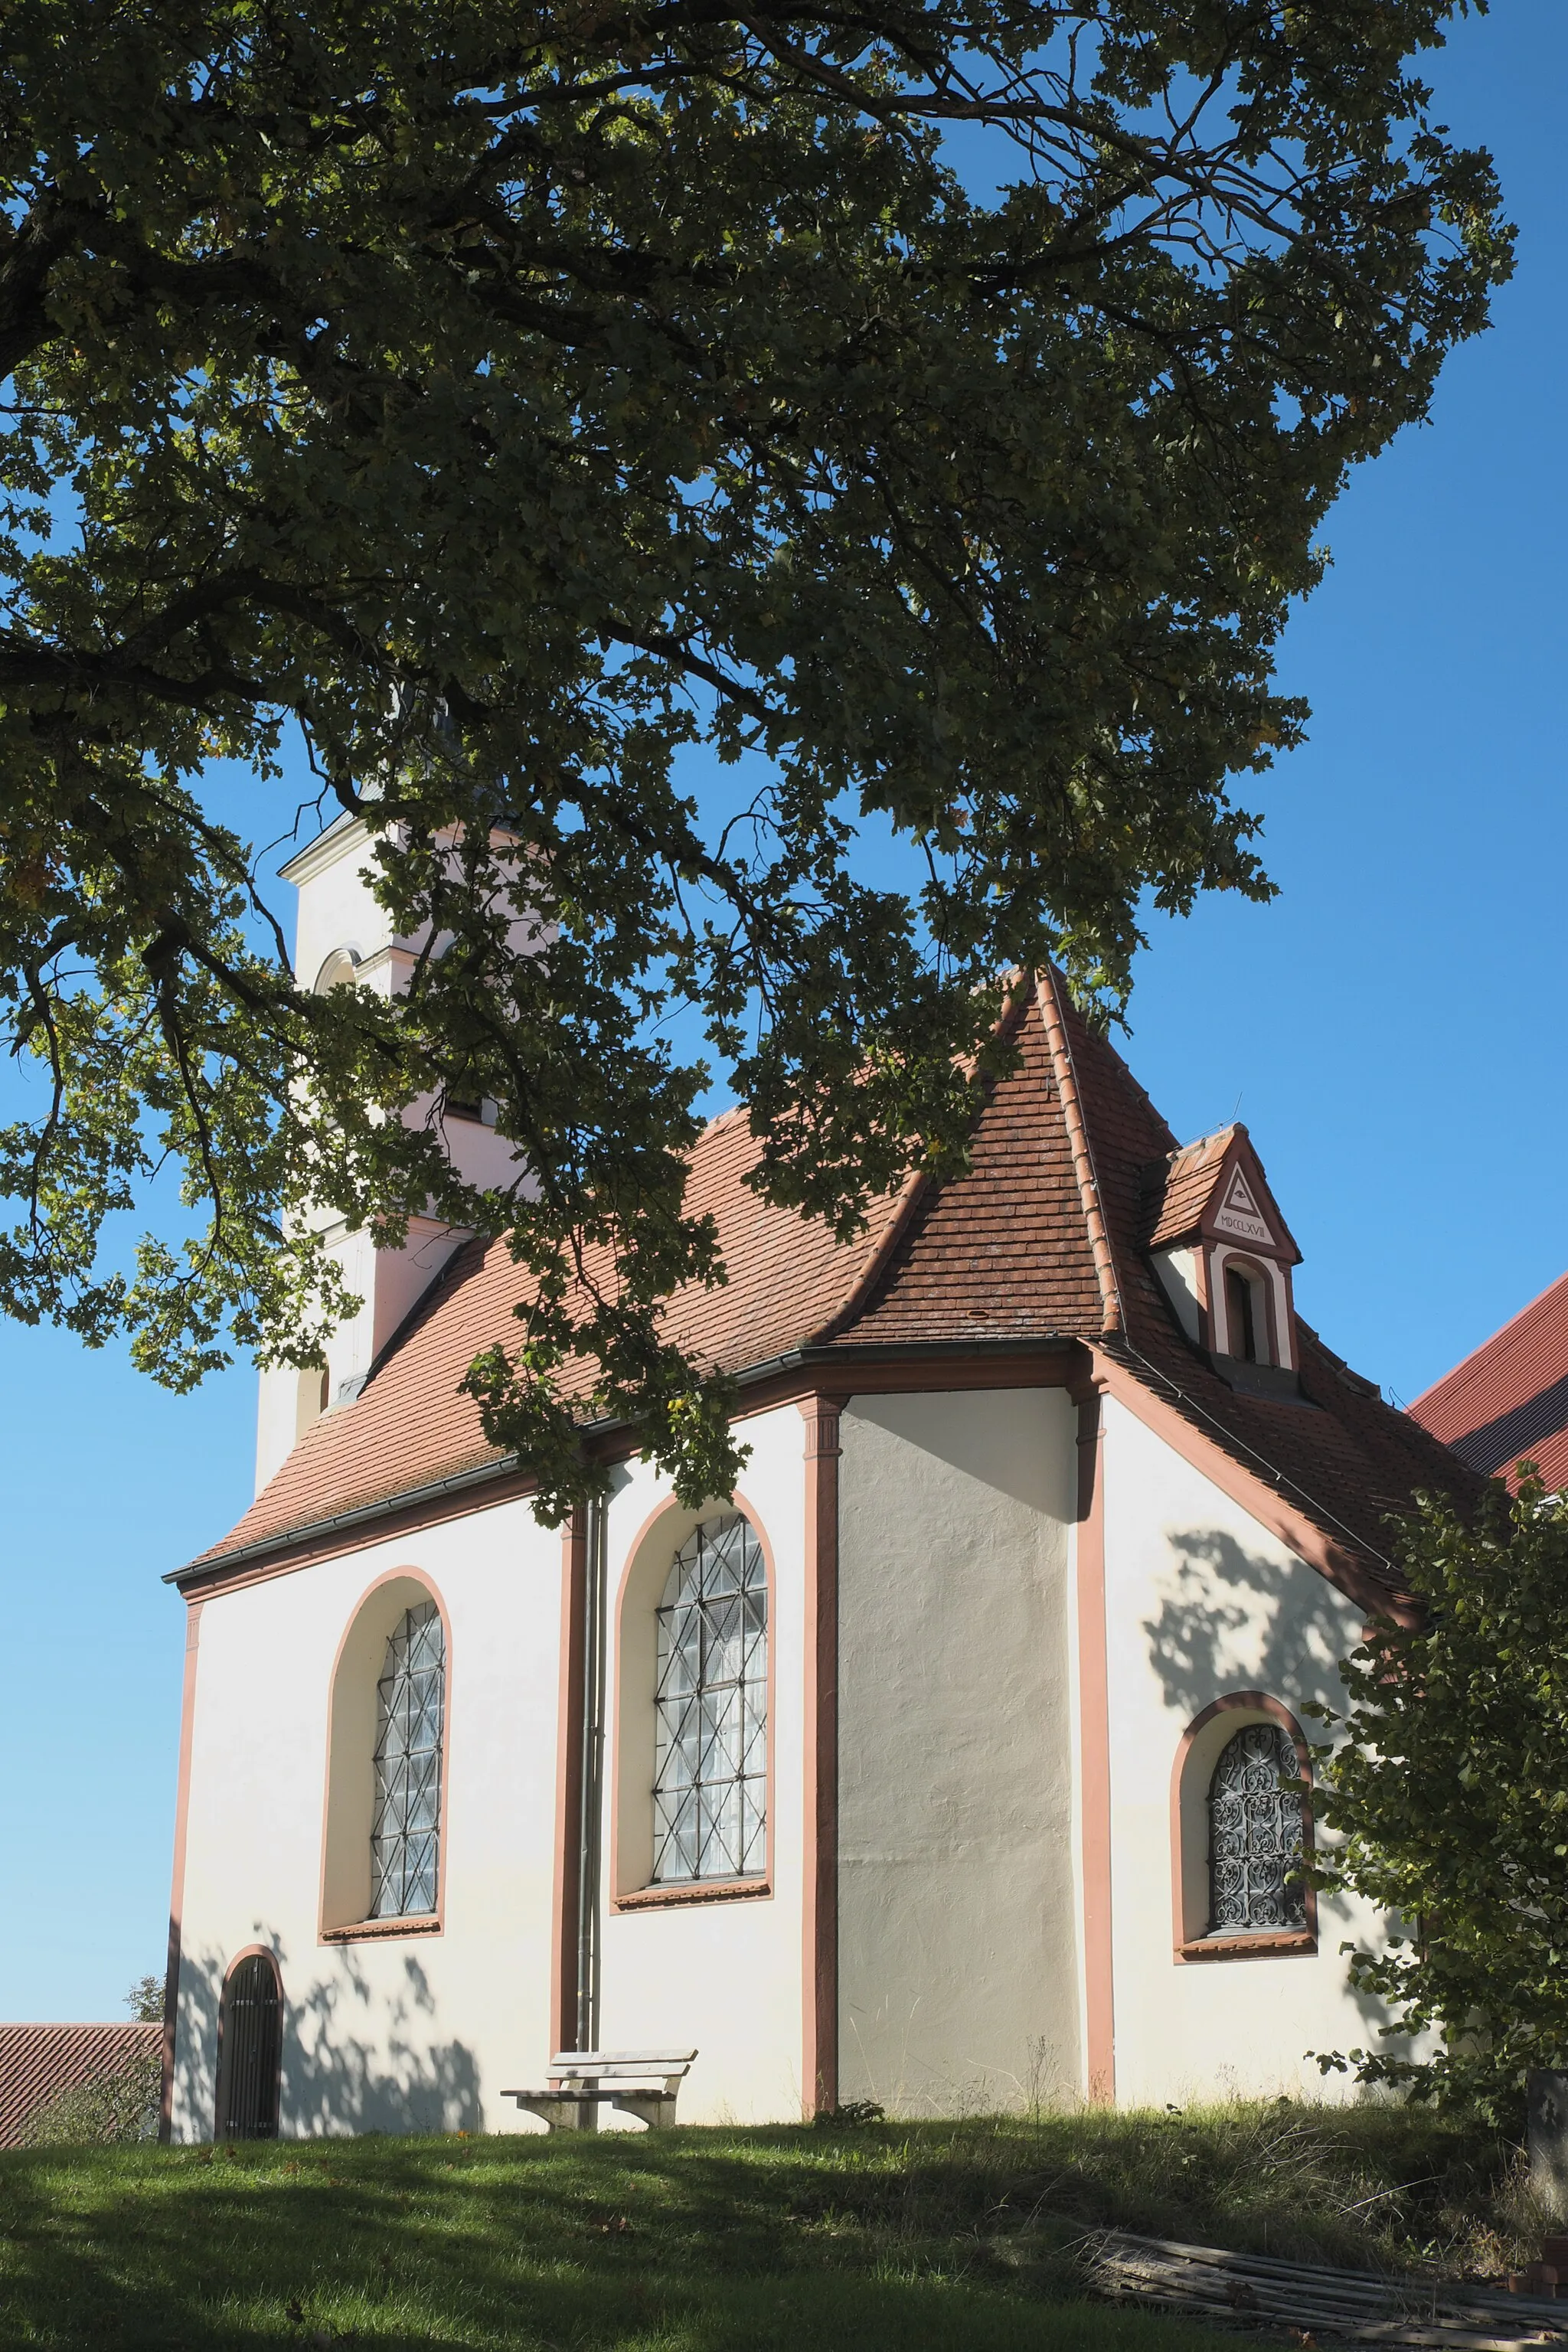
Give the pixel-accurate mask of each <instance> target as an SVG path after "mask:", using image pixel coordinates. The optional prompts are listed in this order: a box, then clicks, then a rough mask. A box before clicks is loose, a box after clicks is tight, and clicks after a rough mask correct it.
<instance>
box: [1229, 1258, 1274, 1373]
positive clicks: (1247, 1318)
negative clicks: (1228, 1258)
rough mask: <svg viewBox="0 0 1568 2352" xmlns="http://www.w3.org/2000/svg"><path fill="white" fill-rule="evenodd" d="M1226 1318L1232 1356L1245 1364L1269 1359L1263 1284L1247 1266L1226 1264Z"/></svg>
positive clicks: (1259, 1362) (1266, 1312)
mask: <svg viewBox="0 0 1568 2352" xmlns="http://www.w3.org/2000/svg"><path fill="white" fill-rule="evenodd" d="M1225 1319H1226V1324H1227V1326H1228V1328H1229V1338H1230V1352H1231V1354H1232V1355H1233V1356H1239V1357H1240V1358H1241V1360H1242V1361H1243V1363H1246V1364H1267V1363H1268V1362H1270V1361H1271V1360H1272V1359H1271V1357H1270V1354H1269V1349H1268V1307H1267V1306H1266V1305H1265V1303H1264V1297H1263V1284H1262V1281H1261V1279H1260V1278H1259V1277H1258V1276H1257V1275H1256V1274H1254V1273H1253V1271H1252V1269H1251V1267H1250V1266H1245V1265H1227V1266H1226V1270H1225Z"/></svg>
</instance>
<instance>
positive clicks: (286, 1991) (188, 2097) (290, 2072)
mask: <svg viewBox="0 0 1568 2352" xmlns="http://www.w3.org/2000/svg"><path fill="white" fill-rule="evenodd" d="M258 1940H259V1937H258ZM268 1950H270V1951H271V1953H272V1954H273V1957H274V1958H276V1960H277V1962H278V1966H279V1970H280V1972H281V1974H282V1979H283V2099H282V2109H281V2116H280V2120H279V2138H282V2139H316V2138H321V2137H342V2136H344V2135H348V2134H353V2133H356V2132H394V2133H396V2132H452V2131H478V2130H479V2129H480V2128H481V2127H482V2109H481V2102H480V2095H479V2063H478V2061H477V2059H476V2058H475V2056H474V2054H473V2053H472V2051H471V2050H469V2049H468V2048H467V2047H466V2046H465V2045H464V2044H463V2043H462V2042H441V2041H437V2040H436V2039H434V2038H433V2035H432V2033H431V2032H430V2031H429V2030H428V2029H429V2028H430V2027H433V2026H434V2023H435V2018H436V2000H435V1995H434V1994H433V1993H432V1991H431V1990H430V1984H429V1979H427V1977H426V1974H425V1971H424V1969H423V1968H421V1966H420V1964H419V1961H418V1959H417V1958H416V1957H415V1955H414V1954H412V1953H407V1954H405V1955H404V1956H403V1964H402V1970H401V1982H400V1983H399V1984H398V1985H397V1986H396V1988H395V1990H391V1991H389V1990H388V1989H387V1987H386V1986H385V1984H384V1983H378V1984H376V1985H374V1986H373V1985H372V1983H371V1982H370V1980H369V1979H368V1977H367V1976H366V1973H365V1970H364V1968H363V1962H362V1960H361V1958H360V1955H359V1954H358V1953H357V1952H355V1951H353V1950H352V1949H344V1948H333V1949H331V1952H330V1955H329V1954H328V1953H323V1954H322V1955H321V1958H322V1959H323V1960H327V1961H328V1962H329V1965H331V1967H332V1969H333V1973H332V1974H331V1976H329V1977H326V1978H324V1979H317V1981H316V1982H314V1983H313V1984H311V1985H310V1986H309V1987H308V1988H307V1989H306V1990H305V1991H304V1992H303V1993H300V1992H298V1991H297V1990H295V1988H294V1987H293V1986H292V1985H291V1983H290V1980H289V1954H288V1950H287V1948H285V1946H284V1945H283V1943H282V1942H281V1941H280V1940H279V1938H278V1937H271V1938H270V1939H269V1940H268ZM224 1973H225V1967H224V1961H223V1960H222V1958H219V1957H218V1956H217V1955H216V1954H214V1953H211V1952H207V1953H204V1954H202V1955H201V1956H200V1957H199V1958H198V1957H197V1956H195V1955H194V1954H191V1955H187V1956H186V1957H185V1958H184V1959H183V1960H182V1962H181V1969H180V2035H179V2045H178V2051H177V2054H176V2062H175V2074H176V2085H175V2102H174V2105H175V2116H176V2119H177V2120H178V2119H179V2118H180V2117H181V2116H184V2128H185V2129H186V2130H187V2131H189V2130H190V2129H191V2128H192V2126H195V2136H196V2137H198V2138H200V2139H208V2138H210V2137H212V2132H213V2126H214V2109H215V2100H216V2082H217V2050H218V2006H219V2002H220V2000H221V1998H222V1994H223V1982H224ZM421 2021H426V2028H425V2030H421Z"/></svg>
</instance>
